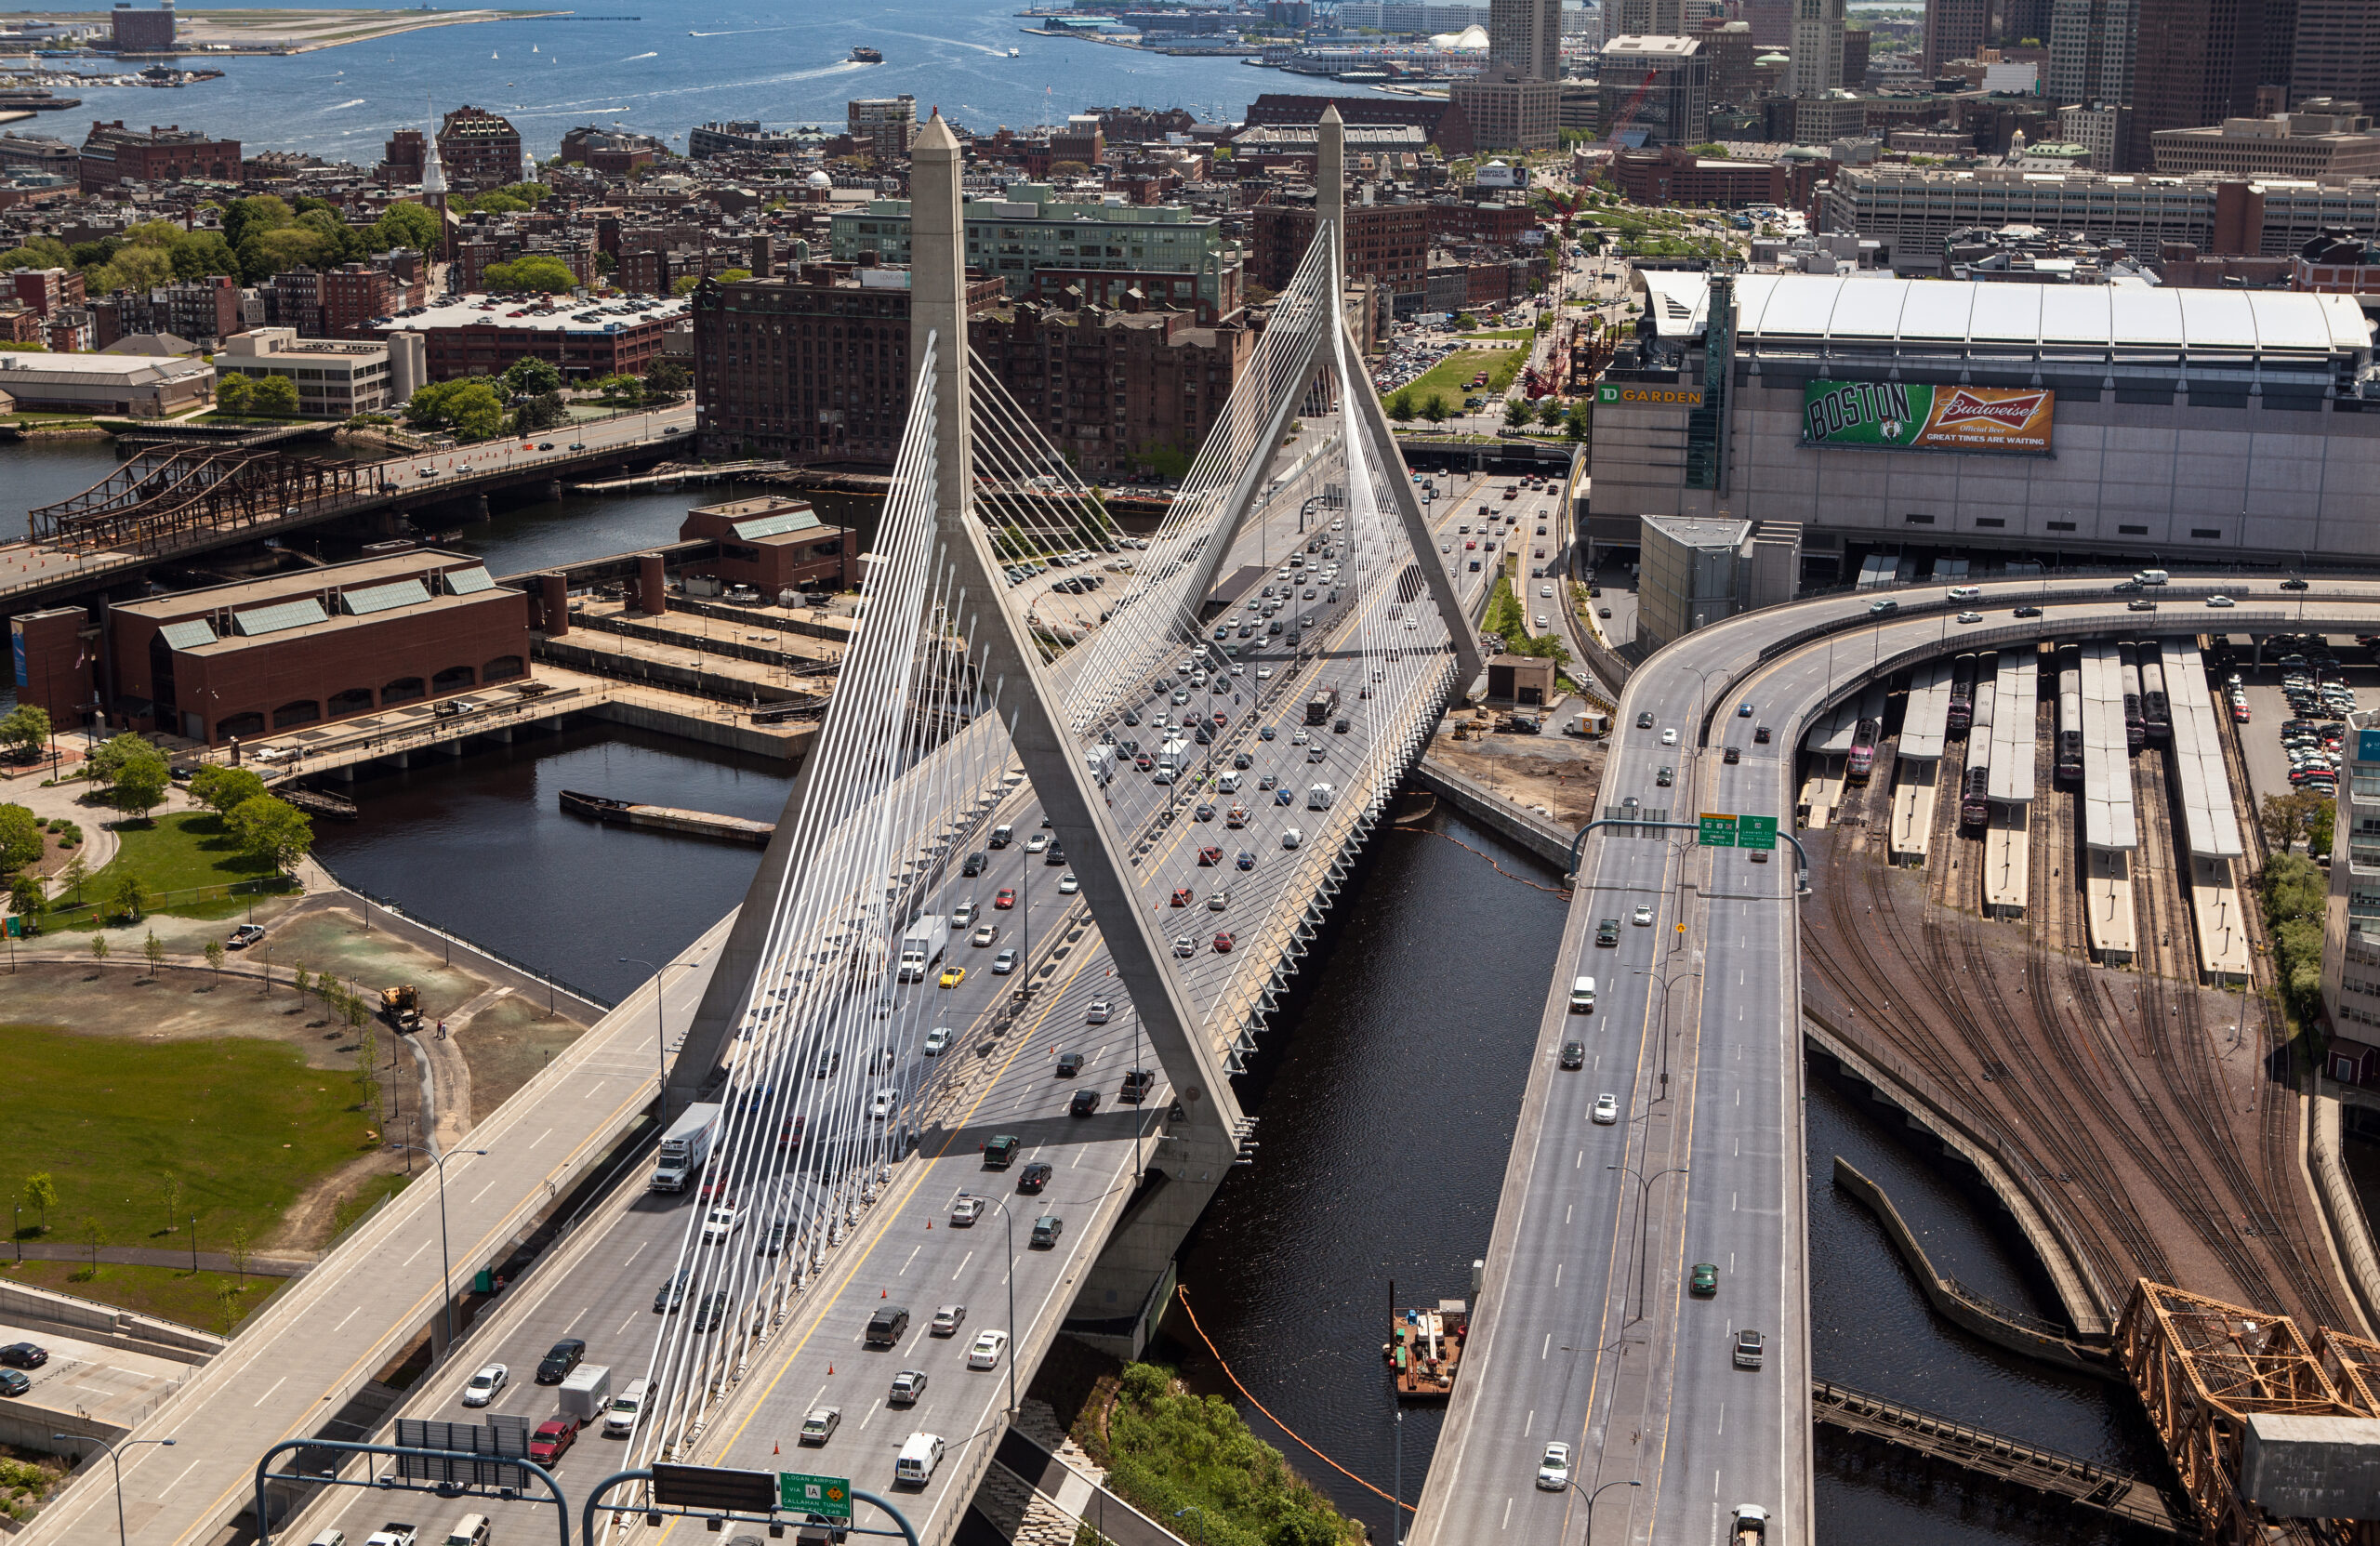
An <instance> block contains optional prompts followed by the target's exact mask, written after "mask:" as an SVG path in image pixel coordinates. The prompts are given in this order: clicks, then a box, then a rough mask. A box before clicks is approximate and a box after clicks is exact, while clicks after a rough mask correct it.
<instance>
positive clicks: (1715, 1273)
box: [1686, 1262, 1719, 1299]
mask: <svg viewBox="0 0 2380 1546" xmlns="http://www.w3.org/2000/svg"><path fill="white" fill-rule="evenodd" d="M1718 1291H1719V1267H1718V1264H1717V1263H1716V1262H1696V1263H1695V1264H1694V1271H1692V1272H1691V1273H1689V1274H1687V1275H1686V1292H1687V1293H1690V1294H1693V1295H1694V1296H1696V1297H1697V1298H1699V1299H1709V1298H1710V1297H1712V1295H1713V1294H1716V1293H1717V1292H1718Z"/></svg>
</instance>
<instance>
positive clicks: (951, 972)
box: [942, 966, 967, 987]
mask: <svg viewBox="0 0 2380 1546" xmlns="http://www.w3.org/2000/svg"><path fill="white" fill-rule="evenodd" d="M966 980H967V969H966V968H965V967H963V966H945V967H944V968H943V969H942V985H943V986H944V987H957V986H958V985H959V984H961V983H963V982H965V981H966Z"/></svg>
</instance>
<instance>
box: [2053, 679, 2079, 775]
mask: <svg viewBox="0 0 2380 1546" xmlns="http://www.w3.org/2000/svg"><path fill="white" fill-rule="evenodd" d="M2057 778H2058V781H2059V782H2060V783H2062V784H2079V783H2081V782H2082V781H2083V667H2082V663H2081V661H2080V659H2079V658H2078V657H2077V656H2076V654H2075V652H2074V651H2072V650H2060V651H2058V652H2057Z"/></svg>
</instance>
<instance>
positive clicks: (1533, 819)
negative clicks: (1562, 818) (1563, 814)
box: [1412, 757, 1577, 870]
mask: <svg viewBox="0 0 2380 1546" xmlns="http://www.w3.org/2000/svg"><path fill="white" fill-rule="evenodd" d="M1412 776H1413V782H1414V783H1416V784H1418V785H1420V786H1421V787H1422V788H1424V789H1427V790H1429V791H1430V792H1431V793H1432V794H1434V795H1437V796H1439V797H1441V798H1442V799H1445V800H1446V801H1447V802H1448V804H1450V805H1452V806H1453V807H1454V808H1455V809H1456V810H1458V811H1460V812H1461V813H1463V814H1464V815H1466V816H1469V817H1470V818H1471V819H1472V820H1474V821H1475V822H1477V823H1479V824H1480V825H1481V826H1488V827H1493V828H1494V829H1495V830H1496V831H1497V832H1498V833H1499V834H1501V836H1503V837H1504V838H1506V839H1510V840H1511V841H1513V842H1515V843H1517V844H1519V845H1520V846H1521V847H1523V848H1525V849H1527V850H1528V851H1529V852H1531V853H1534V854H1536V855H1537V856H1538V857H1539V858H1540V859H1542V860H1544V861H1545V862H1546V863H1547V864H1549V865H1554V867H1555V868H1557V869H1563V870H1567V869H1568V868H1569V867H1570V844H1571V841H1572V840H1573V839H1575V838H1576V837H1577V834H1576V833H1574V832H1567V831H1565V830H1564V829H1563V828H1562V827H1561V826H1558V825H1557V824H1555V823H1554V822H1551V821H1548V820H1546V819H1545V818H1544V817H1543V816H1540V815H1539V814H1538V813H1536V812H1534V811H1531V810H1528V809H1526V808H1525V807H1522V806H1519V805H1515V804H1514V803H1513V802H1512V801H1511V800H1509V799H1504V798H1503V797H1502V796H1501V795H1499V794H1497V793H1495V792H1494V791H1493V790H1491V789H1489V788H1488V786H1485V785H1483V784H1481V783H1479V782H1478V781H1477V780H1475V779H1474V778H1472V777H1470V776H1469V775H1467V774H1464V773H1457V772H1456V771H1455V770H1454V769H1452V768H1449V767H1448V766H1447V765H1446V764H1445V763H1443V762H1438V761H1434V760H1431V759H1430V758H1428V757H1424V758H1422V759H1421V760H1420V761H1419V762H1417V763H1415V764H1414V765H1413V775H1412Z"/></svg>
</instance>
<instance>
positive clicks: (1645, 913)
mask: <svg viewBox="0 0 2380 1546" xmlns="http://www.w3.org/2000/svg"><path fill="white" fill-rule="evenodd" d="M1628 921H1629V922H1631V923H1633V924H1634V925H1636V927H1637V928H1639V929H1649V928H1651V927H1652V926H1653V909H1652V908H1650V907H1639V908H1637V909H1636V911H1635V912H1634V913H1633V914H1631V915H1630V916H1629V919H1628Z"/></svg>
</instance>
